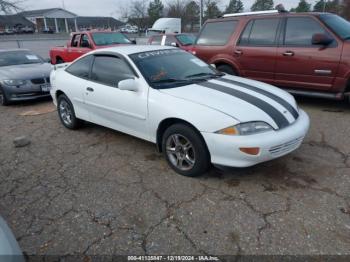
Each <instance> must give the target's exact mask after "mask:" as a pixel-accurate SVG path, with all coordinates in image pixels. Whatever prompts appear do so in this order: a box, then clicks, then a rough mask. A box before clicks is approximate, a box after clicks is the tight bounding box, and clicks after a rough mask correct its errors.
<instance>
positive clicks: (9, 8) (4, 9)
mask: <svg viewBox="0 0 350 262" xmlns="http://www.w3.org/2000/svg"><path fill="white" fill-rule="evenodd" d="M23 2H24V0H6V1H5V0H0V13H3V14H5V15H8V14H13V13H18V12H19V11H22V8H21V7H20V5H21V4H22V3H23Z"/></svg>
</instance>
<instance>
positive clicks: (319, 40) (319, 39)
mask: <svg viewBox="0 0 350 262" xmlns="http://www.w3.org/2000/svg"><path fill="white" fill-rule="evenodd" d="M333 41H334V40H333V38H331V37H329V36H328V35H326V34H314V35H313V36H312V44H313V45H323V46H328V45H330V44H331V43H332V42H333Z"/></svg>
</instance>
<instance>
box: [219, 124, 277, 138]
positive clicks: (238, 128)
mask: <svg viewBox="0 0 350 262" xmlns="http://www.w3.org/2000/svg"><path fill="white" fill-rule="evenodd" d="M270 130H272V127H271V126H270V125H269V124H267V123H265V122H248V123H242V124H238V125H235V126H230V127H227V128H224V129H221V130H219V131H217V132H216V133H218V134H222V135H230V136H239V135H240V136H247V135H254V134H258V133H263V132H267V131H270Z"/></svg>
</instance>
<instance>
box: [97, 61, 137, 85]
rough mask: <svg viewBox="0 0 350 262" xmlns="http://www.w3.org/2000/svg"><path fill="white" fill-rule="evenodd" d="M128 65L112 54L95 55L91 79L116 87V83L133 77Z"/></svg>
mask: <svg viewBox="0 0 350 262" xmlns="http://www.w3.org/2000/svg"><path fill="white" fill-rule="evenodd" d="M133 77H134V74H133V72H132V70H131V69H130V67H129V65H128V64H127V63H126V62H125V61H124V60H122V59H120V58H117V57H114V56H96V57H95V61H94V64H93V66H92V70H91V80H93V81H96V82H99V83H101V84H105V85H109V86H113V87H118V83H119V82H120V81H122V80H125V79H130V78H133Z"/></svg>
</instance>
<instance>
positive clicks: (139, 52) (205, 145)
mask: <svg viewBox="0 0 350 262" xmlns="http://www.w3.org/2000/svg"><path fill="white" fill-rule="evenodd" d="M55 68H56V69H55V70H53V71H52V73H51V82H52V89H51V96H52V98H53V100H54V103H55V105H57V109H58V115H59V118H60V120H61V122H62V124H63V125H64V126H65V127H67V128H70V129H75V128H78V127H79V124H80V123H81V120H86V121H89V122H93V123H96V124H99V125H102V126H106V127H109V128H112V129H115V130H119V131H121V132H124V133H127V134H130V135H133V136H136V137H139V138H142V139H145V140H148V141H150V142H153V143H155V144H156V145H157V147H158V149H159V151H161V152H163V154H164V156H165V158H166V159H167V161H168V163H169V165H170V166H171V167H172V168H173V169H174V170H175V171H176V172H178V173H179V174H182V175H185V176H195V175H200V174H203V173H204V172H205V171H206V170H207V169H208V168H209V166H210V163H213V164H216V165H224V166H234V167H247V166H251V165H255V164H258V163H260V162H264V161H268V160H271V159H274V158H277V157H280V156H283V155H285V154H288V153H290V152H292V151H294V150H295V149H297V148H298V147H299V146H300V145H301V143H302V141H303V139H304V136H305V135H306V133H307V131H308V128H309V118H308V116H307V114H306V113H305V112H304V111H303V110H301V109H299V108H298V106H297V104H296V102H295V100H294V98H293V96H291V95H290V94H288V93H286V92H285V91H282V90H280V89H278V88H275V87H273V86H270V85H268V84H264V83H261V82H257V81H253V80H248V79H243V78H240V77H235V76H229V75H225V74H223V73H219V72H218V71H217V70H216V69H215V68H213V67H211V66H209V65H208V64H206V63H205V62H203V61H202V60H200V59H198V58H196V57H195V56H193V55H192V54H190V53H188V52H186V51H184V50H181V49H178V48H174V47H159V46H157V47H155V46H150V45H148V46H121V47H117V48H107V49H103V50H96V51H93V52H91V53H89V54H87V55H85V56H84V57H82V58H80V59H78V60H76V61H75V62H73V63H72V64H70V65H68V66H67V65H58V66H55Z"/></svg>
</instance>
